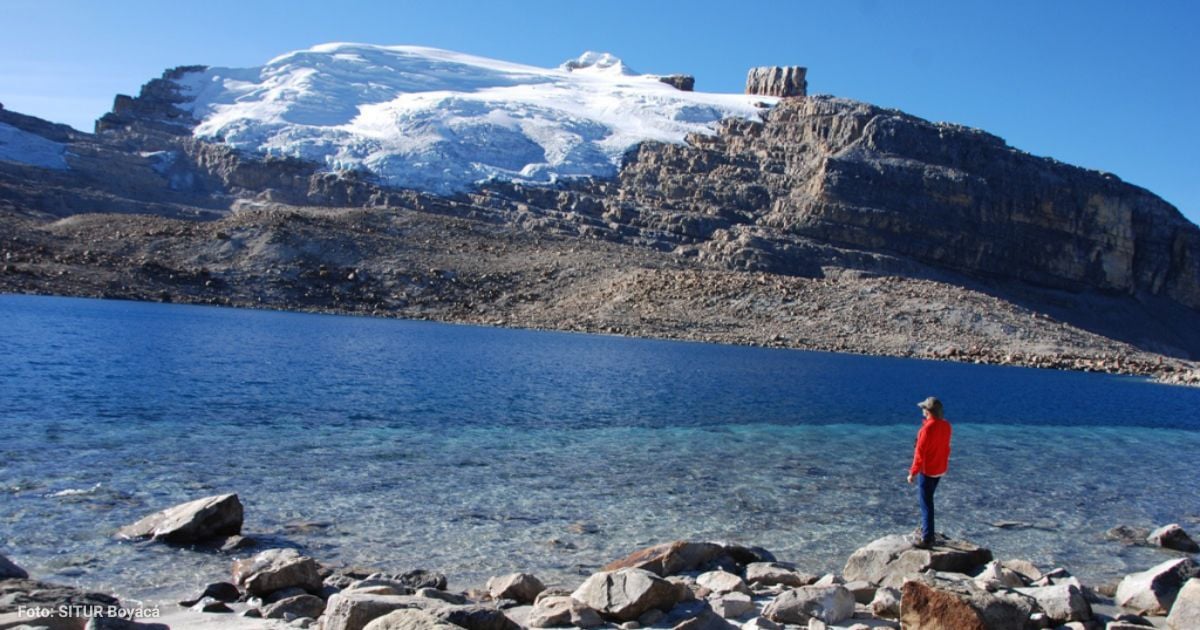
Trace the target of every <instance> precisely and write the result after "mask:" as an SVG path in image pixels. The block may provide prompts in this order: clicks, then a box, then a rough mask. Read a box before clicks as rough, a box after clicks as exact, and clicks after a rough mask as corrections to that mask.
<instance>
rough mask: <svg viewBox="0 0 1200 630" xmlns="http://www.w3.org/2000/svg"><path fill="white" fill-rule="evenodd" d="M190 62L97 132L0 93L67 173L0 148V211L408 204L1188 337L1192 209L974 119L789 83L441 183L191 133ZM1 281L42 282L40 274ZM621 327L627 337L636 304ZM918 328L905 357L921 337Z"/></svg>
mask: <svg viewBox="0 0 1200 630" xmlns="http://www.w3.org/2000/svg"><path fill="white" fill-rule="evenodd" d="M194 70H195V68H191V67H185V68H180V69H174V70H169V71H167V72H166V73H165V74H164V76H163V78H161V79H157V80H154V81H151V82H150V83H148V84H147V86H146V87H145V88H144V89H143V90H142V93H141V94H140V95H139V96H138V97H136V98H129V97H119V98H118V99H117V104H116V106H115V107H114V111H113V112H112V113H110V114H108V115H106V116H105V117H104V118H102V119H101V120H100V121H99V122H98V124H97V131H98V133H97V134H82V133H79V132H74V131H68V130H65V129H61V128H59V127H53V126H47V125H46V124H43V123H40V122H37V121H36V119H32V118H30V117H22V116H20V115H18V114H15V113H13V112H7V111H4V110H0V123H5V124H11V125H13V126H15V127H19V128H22V129H26V130H28V131H29V132H30V133H36V134H42V135H46V136H47V137H50V136H51V135H53V137H55V138H58V139H60V140H61V141H63V142H65V143H67V146H68V147H69V151H68V163H69V164H70V170H68V171H64V172H49V171H47V170H46V169H39V168H36V167H33V166H29V165H22V164H16V163H12V162H0V209H2V210H3V211H4V212H5V213H7V214H8V215H9V216H11V217H13V222H12V223H11V224H12V225H19V226H22V227H21V228H19V229H22V230H24V229H38V228H31V227H30V226H38V225H40V224H44V223H45V222H48V221H53V220H56V219H59V218H62V217H67V216H71V215H74V214H79V213H88V212H109V213H122V214H125V213H131V212H132V213H139V214H152V215H162V216H166V217H176V218H185V219H214V218H219V217H222V216H228V215H229V214H231V213H235V214H236V213H237V212H239V211H242V210H245V209H247V208H268V207H276V208H301V207H314V206H316V207H323V208H364V209H369V211H375V212H383V213H393V214H394V213H402V214H403V213H407V212H417V213H423V214H427V215H438V216H446V217H452V218H455V219H464V220H467V221H470V222H477V223H479V224H481V225H486V226H493V227H492V228H488V229H493V230H498V231H502V232H504V233H506V234H510V235H511V234H513V233H517V232H520V233H527V234H529V235H531V236H532V237H533V238H539V237H538V236H537V235H543V238H544V239H545V240H546V241H548V242H553V243H557V244H559V245H563V244H567V243H571V242H573V241H574V242H579V243H581V244H582V243H588V242H607V243H611V244H613V246H616V247H617V248H618V249H619V250H620V249H621V248H625V249H624V250H623V251H626V252H628V254H629V256H628V257H629V259H630V260H637V261H641V262H639V263H636V264H637V265H640V266H642V267H643V268H644V267H645V266H646V265H650V266H659V267H664V268H678V269H693V270H697V271H699V272H700V273H701V274H702V276H703V274H708V273H712V272H716V273H726V272H732V273H755V274H767V277H779V278H796V279H809V280H820V279H822V278H825V279H837V278H847V277H850V276H847V274H848V273H849V274H851V275H852V276H854V277H861V278H871V277H897V278H909V279H912V280H915V281H922V282H925V281H929V282H935V283H948V284H951V285H958V286H964V287H967V288H968V289H969V290H971V291H982V292H983V293H986V294H991V295H995V296H997V297H999V298H1000V299H1002V300H1004V301H1007V302H1009V303H1013V304H1019V305H1020V307H1021V308H1028V309H1031V310H1032V311H1033V312H1035V313H1043V314H1046V315H1049V316H1051V317H1053V318H1055V319H1058V320H1061V321H1063V322H1066V323H1068V324H1070V325H1072V326H1075V327H1078V328H1080V329H1083V330H1088V331H1092V332H1094V333H1099V334H1100V335H1102V336H1106V337H1109V338H1111V339H1114V340H1117V341H1119V342H1125V343H1131V344H1133V345H1134V346H1136V347H1139V348H1141V349H1143V350H1148V351H1151V352H1156V353H1165V354H1167V355H1173V356H1179V357H1188V356H1190V357H1193V358H1194V357H1197V356H1200V333H1198V332H1196V331H1197V330H1200V326H1197V324H1198V323H1200V228H1197V227H1196V226H1195V225H1193V224H1191V223H1190V222H1188V221H1187V220H1186V219H1185V218H1183V216H1182V215H1181V214H1179V212H1178V211H1177V210H1176V209H1175V208H1173V207H1172V206H1170V205H1169V204H1167V203H1166V202H1164V201H1163V200H1161V199H1159V198H1158V197H1156V196H1154V195H1153V194H1151V193H1149V192H1148V191H1145V190H1143V189H1141V188H1138V187H1136V186H1132V185H1129V184H1126V183H1124V182H1121V181H1120V180H1119V179H1117V178H1116V177H1115V176H1112V175H1109V174H1104V173H1098V172H1095V171H1089V170H1086V169H1081V168H1078V167H1073V166H1070V165H1066V164H1063V163H1060V162H1057V161H1055V160H1052V159H1047V158H1039V157H1035V156H1032V155H1029V154H1026V153H1024V152H1021V151H1019V150H1016V149H1013V148H1011V147H1009V146H1008V145H1007V144H1005V143H1004V141H1003V140H1001V139H1000V138H997V137H995V136H993V135H990V134H987V133H985V132H982V131H979V130H975V129H969V128H966V127H961V126H957V125H950V124H944V123H931V122H928V121H924V120H921V119H919V118H916V117H913V116H910V115H907V114H904V113H902V112H898V111H895V110H887V109H883V108H879V107H875V106H872V105H868V104H865V103H858V102H854V101H849V100H845V99H839V98H834V97H827V96H809V97H797V98H785V99H782V100H781V101H779V103H778V104H777V105H775V106H774V107H772V108H770V109H769V110H768V111H766V112H765V113H764V114H763V116H762V118H763V120H762V121H761V122H756V121H748V120H738V119H729V120H726V121H724V122H723V123H722V124H721V125H720V126H719V128H718V131H717V133H716V134H715V135H702V134H693V135H691V136H689V137H688V138H687V142H686V143H685V144H672V143H662V142H653V141H648V142H642V143H640V144H638V145H637V146H636V147H634V148H633V149H632V150H630V151H629V152H628V153H627V154H626V155H625V157H624V159H623V161H622V166H621V169H620V171H619V172H618V174H617V176H616V177H615V178H612V179H597V178H590V179H582V180H570V181H566V182H560V183H558V184H557V185H554V186H530V185H525V184H521V183H506V182H502V181H497V182H491V183H487V184H484V185H481V186H478V187H476V188H474V189H472V190H470V191H467V192H464V193H458V194H453V195H439V194H433V193H429V192H423V191H419V190H411V189H396V188H392V187H389V186H386V185H384V184H383V183H382V182H380V181H379V180H378V179H377V178H373V177H372V176H370V175H369V174H365V173H362V172H357V171H339V172H330V171H326V170H324V169H323V168H322V167H321V166H320V165H317V164H313V163H308V162H304V161H301V160H297V159H293V158H278V157H269V156H260V155H254V154H248V153H245V152H241V151H237V150H234V149H232V148H230V147H227V146H224V145H222V144H218V143H212V142H207V141H204V140H200V139H197V138H195V137H193V136H192V134H191V130H192V129H194V128H195V126H196V125H197V124H198V122H199V121H196V120H194V119H192V118H190V116H188V115H187V114H186V113H183V112H181V110H179V109H178V107H176V105H178V103H179V102H180V99H182V98H185V95H183V94H181V93H180V91H179V86H178V84H177V83H176V82H175V80H176V79H177V78H178V77H179V76H183V75H184V74H187V73H188V72H192V71H194ZM339 212H344V210H343V211H339ZM247 216H255V215H247ZM260 227H262V228H263V229H265V226H260ZM58 232H60V233H61V232H62V231H61V230H58ZM81 236H82V235H76V236H75V237H73V238H80V237H81ZM348 238H351V240H353V238H355V237H352V236H351V237H348ZM27 240H28V242H42V241H43V239H42V238H41V236H38V237H37V238H31V239H27ZM39 246H40V247H43V248H45V247H50V245H47V244H44V243H43V244H42V245H39ZM57 246H58V247H67V245H65V244H62V243H60V244H59V245H57ZM7 247H8V248H9V253H10V255H11V253H12V251H13V248H15V247H16V245H15V241H13V240H10V241H9V244H8V245H7ZM590 247H591V246H588V247H585V248H584V249H587V248H590ZM359 249H370V248H359ZM564 255H565V256H567V260H565V261H563V262H565V263H566V264H567V266H568V267H569V266H571V262H570V254H564ZM315 256H316V257H318V258H319V255H315ZM653 261H658V262H653ZM212 262H213V263H217V262H219V261H215V260H214V261H212ZM226 262H229V261H226ZM577 262H582V259H581V260H580V261H577ZM441 263H442V264H447V263H449V264H451V265H452V264H453V261H446V260H442V261H441ZM318 264H319V263H318ZM168 266H169V265H168ZM208 266H209V267H214V266H218V265H215V264H210V265H208ZM348 266H349V267H351V268H353V267H360V268H366V267H371V266H372V263H371V261H370V260H368V259H362V260H360V261H358V264H353V263H349V264H348ZM242 271H243V272H247V271H250V272H252V271H253V270H252V269H243V270H242ZM259 271H260V273H262V272H263V270H261V269H260V270H259ZM0 277H3V276H0ZM24 280H28V278H25V279H24ZM296 282H302V280H301V279H299V278H297V279H296ZM703 282H704V281H703V280H701V281H700V283H701V284H703ZM5 284H6V285H7V286H9V287H10V290H11V287H13V286H14V284H18V285H19V286H20V287H23V288H21V289H19V290H30V289H29V287H31V286H35V285H37V286H40V287H42V288H41V289H37V290H39V291H40V292H55V290H54V286H55V281H53V280H46V281H44V282H42V283H37V282H34V283H29V282H22V283H14V282H7V283H5ZM66 292H70V291H69V290H68V291H66ZM263 297H265V298H266V299H267V301H266V303H267V304H269V303H271V300H272V299H275V298H273V297H272V296H270V295H265V296H263ZM696 297H697V298H699V296H698V295H697V296H696ZM446 299H457V298H451V297H449V296H446ZM484 299H486V298H484ZM475 301H478V300H475ZM281 305H282V306H285V307H286V306H288V305H287V304H286V303H284V304H281ZM546 306H547V308H548V309H550V310H553V307H552V306H551V305H546ZM335 308H336V307H335ZM376 310H378V309H376ZM387 312H388V311H387V310H386V308H385V309H384V314H386V313H387ZM397 314H402V313H397ZM627 324H629V325H628V326H626V327H623V329H624V330H626V331H627V332H631V333H633V334H638V332H639V331H638V328H639V324H638V322H637V321H631V322H627ZM881 325H882V324H881ZM880 332H881V333H883V332H884V331H880ZM1018 336H1019V335H1018ZM783 337H785V338H786V337H787V335H786V334H784V335H783ZM923 343H924V344H932V343H933V342H932V340H930V341H927V342H923ZM786 345H795V346H800V347H814V346H817V347H823V346H824V345H825V344H822V343H812V342H811V340H810V341H809V342H802V341H796V342H794V343H788V344H786ZM919 345H920V344H919ZM952 345H955V344H952ZM961 345H963V344H958V345H957V347H960V351H961ZM965 345H967V346H969V345H970V344H965ZM852 346H853V344H852ZM922 347H924V348H925V349H924V350H922V351H918V352H917V353H916V354H917V355H927V354H930V353H933V352H934V350H935V349H934V348H932V347H929V346H927V345H925V346H922ZM851 349H853V347H852V348H851ZM945 351H946V346H945V345H941V344H939V348H938V349H937V352H945ZM1005 354H1009V355H1011V354H1012V353H1011V352H1007V353H1005ZM1018 354H1022V353H1020V352H1018ZM1082 354H1086V353H1082Z"/></svg>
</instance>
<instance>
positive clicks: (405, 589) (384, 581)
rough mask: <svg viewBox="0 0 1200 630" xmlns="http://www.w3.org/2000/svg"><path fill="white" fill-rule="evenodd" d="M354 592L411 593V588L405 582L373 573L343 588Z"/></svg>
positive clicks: (380, 593)
mask: <svg viewBox="0 0 1200 630" xmlns="http://www.w3.org/2000/svg"><path fill="white" fill-rule="evenodd" d="M343 590H347V591H354V592H356V593H371V594H373V595H412V594H413V589H412V588H410V587H409V586H408V585H407V584H405V583H403V582H400V581H397V580H394V579H392V578H391V577H389V576H387V575H385V574H382V573H375V574H372V575H371V576H369V577H367V578H364V579H361V580H356V581H354V582H351V583H350V585H349V586H347V587H346V588H345V589H343Z"/></svg>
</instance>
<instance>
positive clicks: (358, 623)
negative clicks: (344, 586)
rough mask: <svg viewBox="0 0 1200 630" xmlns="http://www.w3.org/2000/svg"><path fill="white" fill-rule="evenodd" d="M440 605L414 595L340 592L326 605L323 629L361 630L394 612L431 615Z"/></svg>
mask: <svg viewBox="0 0 1200 630" xmlns="http://www.w3.org/2000/svg"><path fill="white" fill-rule="evenodd" d="M441 606H442V604H441V603H440V602H437V601H434V600H430V599H425V598H424V597H416V596H413V595H368V594H365V593H355V592H353V591H350V592H341V593H338V594H336V595H334V596H333V597H330V598H329V601H328V602H326V604H325V614H324V618H323V619H322V630H362V629H363V628H364V627H366V625H367V624H368V623H370V622H372V621H374V620H376V619H378V618H380V617H382V616H384V615H386V614H388V613H390V612H392V611H395V610H404V609H417V610H424V611H426V612H430V611H432V610H434V609H436V608H440V607H441Z"/></svg>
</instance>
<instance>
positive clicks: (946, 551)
mask: <svg viewBox="0 0 1200 630" xmlns="http://www.w3.org/2000/svg"><path fill="white" fill-rule="evenodd" d="M991 561H992V552H991V551H989V550H987V549H984V548H982V547H979V546H977V545H975V544H972V543H970V542H967V541H964V540H950V539H945V538H939V539H938V540H937V542H936V543H935V545H934V547H933V548H932V549H917V548H915V547H913V546H912V543H910V542H908V540H907V539H906V538H905V537H904V536H899V535H892V536H885V537H883V538H879V539H877V540H874V541H871V542H870V543H869V544H867V546H865V547H862V548H860V549H858V550H857V551H855V552H854V553H853V554H851V556H850V559H849V560H847V561H846V568H845V569H844V570H843V571H842V574H843V575H844V576H845V578H846V579H848V580H864V581H867V582H870V583H872V584H877V585H879V586H890V587H893V588H895V587H898V586H900V585H902V584H904V582H905V580H907V579H909V578H911V577H913V576H915V575H917V574H920V573H923V572H924V571H927V570H929V569H933V570H935V571H948V572H954V573H973V572H975V571H976V570H978V568H979V567H981V566H983V565H985V564H987V563H988V562H991Z"/></svg>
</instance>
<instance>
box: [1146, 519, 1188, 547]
mask: <svg viewBox="0 0 1200 630" xmlns="http://www.w3.org/2000/svg"><path fill="white" fill-rule="evenodd" d="M1146 542H1148V543H1150V544H1152V545H1155V546H1158V547H1162V548H1164V549H1174V550H1175V551H1182V552H1184V553H1200V545H1197V544H1196V541H1194V540H1192V537H1191V536H1188V534H1187V532H1185V531H1183V528H1182V527H1180V526H1179V524H1178V523H1172V524H1170V525H1163V526H1162V527H1159V528H1158V529H1156V530H1154V531H1152V532H1150V535H1149V536H1146Z"/></svg>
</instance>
